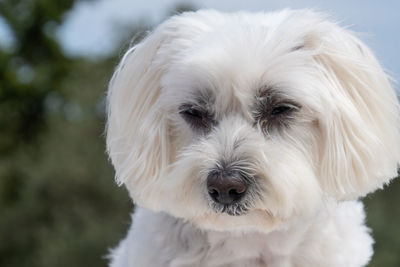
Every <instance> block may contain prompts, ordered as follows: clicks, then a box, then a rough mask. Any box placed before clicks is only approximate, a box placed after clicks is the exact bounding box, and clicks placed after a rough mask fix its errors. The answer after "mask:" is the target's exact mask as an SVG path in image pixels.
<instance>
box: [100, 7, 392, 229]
mask: <svg viewBox="0 0 400 267" xmlns="http://www.w3.org/2000/svg"><path fill="white" fill-rule="evenodd" d="M398 123H399V107H398V102H397V98H396V95H395V92H394V90H393V88H392V87H391V85H390V82H389V81H388V78H387V76H386V74H385V73H384V71H383V70H382V68H381V66H380V65H379V63H378V62H377V60H376V59H375V57H374V56H373V54H372V52H371V51H370V50H369V49H368V47H366V46H365V45H364V44H363V43H362V42H361V41H360V40H359V39H357V38H356V37H355V36H354V34H352V33H351V32H350V31H348V30H346V29H343V28H341V27H339V26H338V25H337V24H336V23H333V22H331V21H329V20H328V19H327V17H326V16H325V15H323V14H319V13H315V12H313V11H309V10H298V11H293V10H284V11H280V12H275V13H247V12H239V13H232V14H224V13H219V12H217V11H213V10H202V11H198V12H188V13H184V14H181V15H178V16H174V17H171V18H170V19H168V20H167V21H165V22H164V23H162V24H161V25H160V26H158V27H157V28H156V29H155V30H154V31H153V32H152V33H150V34H149V35H148V36H147V37H146V38H145V39H144V40H143V41H141V42H140V43H139V44H137V45H135V46H134V47H132V48H131V49H129V50H128V51H127V52H126V54H125V56H124V57H123V59H122V60H121V63H120V64H119V66H118V67H117V69H116V71H115V73H114V76H113V78H112V80H111V82H110V86H109V92H108V123H107V149H108V153H109V155H110V158H111V161H112V163H113V165H114V167H115V170H116V179H117V181H118V182H119V183H120V184H125V185H126V186H127V188H128V190H129V192H130V195H131V197H132V198H133V199H134V201H135V202H136V203H137V204H138V205H140V206H144V207H147V208H150V209H152V210H156V211H166V212H168V213H170V214H172V215H174V216H177V217H182V218H185V219H187V220H189V221H192V222H195V223H197V224H198V225H200V226H202V227H206V228H211V229H222V228H223V229H237V228H248V227H255V228H263V229H272V228H274V227H276V226H277V225H280V224H282V223H284V222H287V221H290V220H292V219H293V218H298V217H299V216H302V215H305V214H310V213H312V212H313V211H315V210H317V208H318V207H319V206H320V205H321V204H322V203H323V202H324V199H326V198H335V199H338V200H343V199H354V198H357V197H360V196H364V195H366V194H367V193H369V192H372V191H374V190H376V189H377V188H380V187H382V185H384V184H385V183H387V182H388V181H389V180H390V179H391V178H393V177H394V176H396V174H397V167H398V163H399V159H400V142H399V141H400V139H399V137H400V135H399V128H398V126H399V124H398ZM215 173H218V175H225V176H229V175H230V176H235V175H237V176H240V177H241V178H240V179H244V181H245V184H246V188H247V189H246V196H244V197H243V198H242V199H241V200H240V201H238V202H235V203H233V204H232V205H225V204H221V203H216V202H215V201H214V200H213V198H212V195H211V197H210V192H209V191H208V190H207V179H209V177H210V175H211V174H212V175H214V174H215ZM243 177H244V178H243ZM228 178H229V177H228ZM235 193H236V192H235ZM232 215H239V216H232Z"/></svg>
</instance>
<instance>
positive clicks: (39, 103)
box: [0, 0, 74, 154]
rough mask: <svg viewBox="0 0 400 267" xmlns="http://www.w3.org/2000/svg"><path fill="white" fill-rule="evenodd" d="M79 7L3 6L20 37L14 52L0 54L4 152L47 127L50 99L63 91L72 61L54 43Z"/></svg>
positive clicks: (47, 0)
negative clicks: (71, 11)
mask: <svg viewBox="0 0 400 267" xmlns="http://www.w3.org/2000/svg"><path fill="white" fill-rule="evenodd" d="M73 3H74V1H73V0H62V1H61V0H59V1H53V0H40V1H34V0H25V1H15V0H3V1H1V2H0V12H1V16H2V17H3V18H4V19H5V20H6V21H7V23H8V26H9V28H10V30H11V33H12V35H13V39H14V42H13V44H12V47H11V49H8V50H4V49H2V50H0V69H1V70H2V71H1V72H0V80H1V81H2V83H1V85H0V103H1V106H0V125H1V131H0V152H3V153H7V154H8V153H10V152H11V150H13V149H14V148H16V147H17V146H19V145H23V144H25V143H26V142H29V141H31V140H32V139H34V138H35V137H36V136H37V133H39V132H40V131H41V130H42V128H43V126H44V123H45V120H44V118H43V116H44V100H45V98H46V96H47V94H48V93H49V92H51V91H55V90H59V89H60V86H61V83H62V82H63V78H64V76H65V75H66V74H67V73H68V71H69V63H70V62H69V60H68V59H67V58H66V57H65V56H64V55H63V54H62V52H61V50H60V47H59V45H58V43H57V42H56V41H55V40H54V29H55V27H56V26H57V25H58V24H59V23H60V22H61V19H62V15H63V13H64V12H65V11H67V10H68V9H69V8H71V6H72V4H73Z"/></svg>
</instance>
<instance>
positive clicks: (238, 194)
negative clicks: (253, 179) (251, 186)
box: [207, 172, 247, 205]
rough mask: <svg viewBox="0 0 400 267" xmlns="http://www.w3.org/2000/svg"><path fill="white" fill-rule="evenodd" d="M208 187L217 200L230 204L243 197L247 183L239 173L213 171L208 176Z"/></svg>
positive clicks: (213, 197) (212, 196)
mask: <svg viewBox="0 0 400 267" xmlns="http://www.w3.org/2000/svg"><path fill="white" fill-rule="evenodd" d="M207 189H208V193H209V194H210V196H211V198H212V199H213V200H214V201H215V202H218V203H221V204H225V205H229V204H233V203H235V202H238V201H239V200H240V199H241V198H243V196H244V195H245V193H246V190H247V185H246V183H245V182H244V181H243V179H241V178H240V176H239V175H237V174H223V175H221V174H220V173H216V172H212V173H210V174H209V175H208V177H207Z"/></svg>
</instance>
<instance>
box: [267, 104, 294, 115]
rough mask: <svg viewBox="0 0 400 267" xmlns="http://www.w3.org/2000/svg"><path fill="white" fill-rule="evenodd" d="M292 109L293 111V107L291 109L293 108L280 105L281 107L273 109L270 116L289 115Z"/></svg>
mask: <svg viewBox="0 0 400 267" xmlns="http://www.w3.org/2000/svg"><path fill="white" fill-rule="evenodd" d="M294 109H295V107H293V106H289V105H282V106H278V107H275V108H273V109H272V111H271V113H270V114H271V115H272V116H278V115H283V114H286V113H289V112H290V111H293V110H294Z"/></svg>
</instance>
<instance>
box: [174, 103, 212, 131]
mask: <svg viewBox="0 0 400 267" xmlns="http://www.w3.org/2000/svg"><path fill="white" fill-rule="evenodd" d="M179 114H181V116H182V117H183V118H184V120H185V121H186V122H187V123H189V125H190V126H192V127H193V128H196V129H198V128H201V129H208V128H209V127H210V124H211V122H212V120H211V118H210V115H209V114H208V113H207V112H206V111H203V110H201V109H199V108H196V107H193V106H187V105H183V106H181V107H180V108H179Z"/></svg>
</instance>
